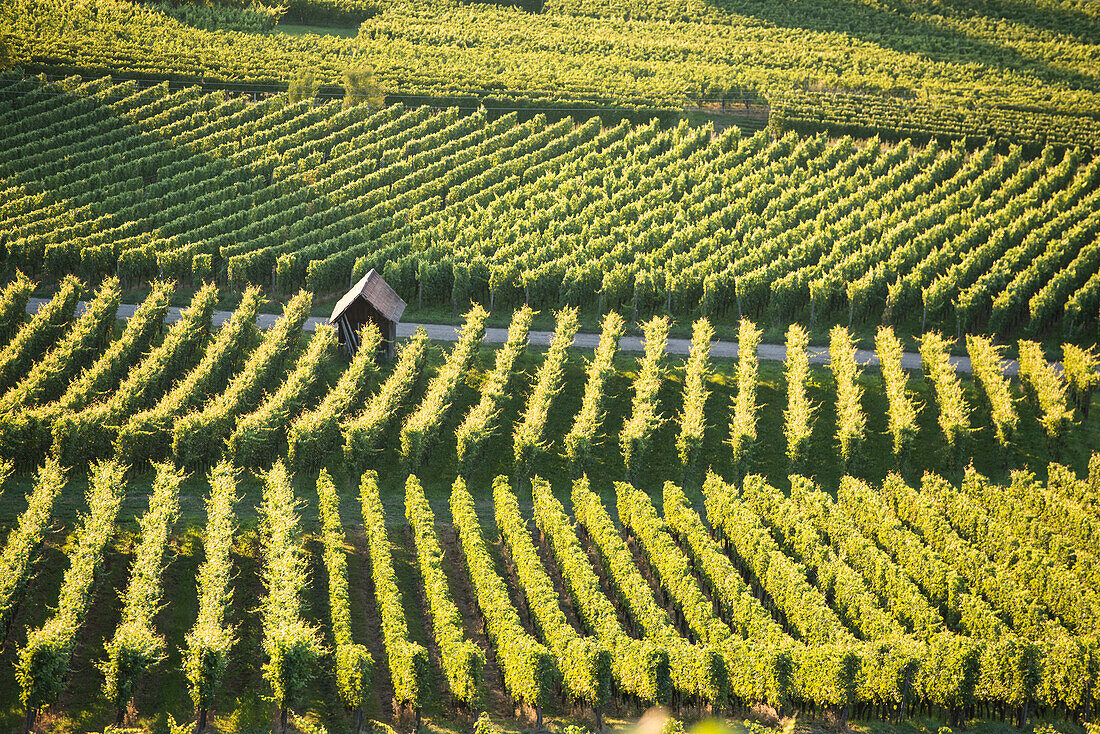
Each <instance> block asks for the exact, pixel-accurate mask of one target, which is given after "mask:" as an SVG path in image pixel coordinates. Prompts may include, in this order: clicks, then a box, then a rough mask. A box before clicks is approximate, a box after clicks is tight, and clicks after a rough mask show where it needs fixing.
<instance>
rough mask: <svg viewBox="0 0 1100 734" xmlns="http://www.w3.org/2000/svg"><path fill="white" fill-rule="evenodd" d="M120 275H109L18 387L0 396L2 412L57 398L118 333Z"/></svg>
mask: <svg viewBox="0 0 1100 734" xmlns="http://www.w3.org/2000/svg"><path fill="white" fill-rule="evenodd" d="M121 295H122V294H121V291H120V290H119V286H118V279H117V278H108V279H107V280H106V281H105V282H104V283H103V285H102V286H101V287H100V289H99V291H98V292H97V293H96V296H95V298H94V299H92V302H91V303H89V304H88V307H87V309H85V311H84V313H83V314H81V315H80V317H79V318H78V319H77V320H76V321H75V322H74V323H73V325H72V328H71V329H69V331H68V332H66V333H65V334H64V335H62V336H61V337H60V338H59V339H58V341H57V343H56V344H54V345H53V346H51V347H50V350H49V351H48V352H46V354H45V355H44V356H43V357H42V359H40V360H38V361H37V362H35V363H34V366H33V367H31V369H30V371H29V372H28V373H27V375H26V376H25V377H23V379H21V380H20V381H19V383H18V384H16V385H15V386H14V387H12V388H11V389H10V390H8V391H7V392H6V393H4V394H3V396H2V397H0V413H6V412H9V411H14V410H16V409H18V408H23V409H29V408H33V407H36V406H39V405H42V404H43V403H47V402H50V401H52V400H56V399H57V398H58V397H60V395H61V392H62V391H63V390H65V389H66V388H67V386H68V385H69V384H71V383H72V381H73V379H74V378H75V377H76V375H78V374H79V373H80V370H82V369H83V368H84V367H86V366H87V365H88V364H90V363H91V362H92V360H94V359H95V358H96V357H97V356H98V355H99V354H100V353H101V352H102V351H103V348H104V347H105V346H106V345H107V343H108V342H109V340H110V338H111V337H112V336H113V335H114V328H115V314H116V311H117V310H118V302H119V298H120V297H121Z"/></svg>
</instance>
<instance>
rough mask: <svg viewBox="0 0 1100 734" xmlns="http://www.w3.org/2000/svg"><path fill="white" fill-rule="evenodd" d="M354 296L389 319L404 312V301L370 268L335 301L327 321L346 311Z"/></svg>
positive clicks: (395, 317) (396, 319)
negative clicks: (334, 306)
mask: <svg viewBox="0 0 1100 734" xmlns="http://www.w3.org/2000/svg"><path fill="white" fill-rule="evenodd" d="M356 298H362V299H364V300H365V301H366V302H367V303H369V304H370V305H372V306H374V308H376V309H377V310H378V313H380V314H382V316H383V318H386V319H389V320H390V321H400V320H401V314H403V313H405V305H406V304H405V302H404V301H402V300H401V297H400V296H398V295H397V294H396V293H395V292H394V290H393V288H390V284H389V283H387V282H386V281H385V280H383V279H382V276H381V275H379V274H378V273H377V271H375V270H374V268H371V270H370V272H368V273H367V274H366V275H364V276H363V278H362V279H361V280H360V281H359V282H358V283H356V284H355V285H353V286H352V287H351V290H349V291H348V292H347V293H345V294H344V297H343V298H341V299H340V300H339V301H337V302H336V308H334V309H332V316H330V317H329V319H328V322H329V323H330V324H332V323H335V322H336V319H338V318H340V314H342V313H343V312H344V311H346V310H347V308H348V306H350V305H351V304H352V303H354V302H355V299H356Z"/></svg>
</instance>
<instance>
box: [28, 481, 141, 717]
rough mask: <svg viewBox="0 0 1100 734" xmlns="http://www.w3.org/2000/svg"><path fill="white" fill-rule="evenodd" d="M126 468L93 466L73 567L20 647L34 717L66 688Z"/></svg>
mask: <svg viewBox="0 0 1100 734" xmlns="http://www.w3.org/2000/svg"><path fill="white" fill-rule="evenodd" d="M125 473H126V467H124V466H122V465H120V464H118V463H116V462H102V463H99V464H96V465H95V466H93V467H92V472H91V483H90V485H89V487H88V496H87V501H88V507H89V509H90V512H89V514H88V515H85V516H84V517H83V518H82V522H81V527H80V529H79V530H78V531H76V537H75V542H74V543H73V544H72V547H71V549H70V551H69V553H68V557H69V567H68V568H67V569H66V570H65V576H64V578H63V579H62V581H61V591H60V593H59V596H58V601H57V607H56V610H55V611H54V613H53V614H52V616H50V618H49V619H47V620H46V622H45V624H43V625H42V626H41V627H38V628H37V629H32V630H28V632H27V644H26V645H24V646H23V647H22V648H21V649H20V650H19V662H18V664H17V666H16V671H15V677H16V680H18V681H19V686H20V689H21V691H20V701H22V703H23V705H24V706H25V707H26V708H27V711H28V714H29V715H28V718H29V719H30V720H32V721H33V718H34V717H33V714H34V713H35V712H37V711H38V710H39V709H41V708H42V707H43V706H48V705H50V704H52V703H53V702H54V701H56V700H57V697H58V696H59V695H60V694H61V691H62V690H63V689H64V686H65V681H66V672H67V671H68V668H69V662H70V661H71V660H72V655H73V649H74V647H75V646H76V638H77V634H78V633H79V632H80V628H81V626H82V625H83V623H84V620H85V618H86V617H87V612H88V605H89V604H90V603H91V600H92V591H93V588H94V581H95V572H96V569H97V568H99V566H100V565H101V563H102V560H103V550H104V548H105V547H106V545H107V542H108V541H109V540H110V539H111V536H112V535H113V534H114V530H115V518H116V517H117V515H118V508H119V505H120V504H121V502H122V496H123V491H124V484H125V482H124V476H125Z"/></svg>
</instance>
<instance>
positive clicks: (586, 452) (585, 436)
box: [565, 311, 624, 476]
mask: <svg viewBox="0 0 1100 734" xmlns="http://www.w3.org/2000/svg"><path fill="white" fill-rule="evenodd" d="M623 327H624V324H623V317H622V316H620V315H619V314H617V313H615V312H614V311H612V312H611V313H609V314H607V315H606V316H604V318H603V326H602V331H601V333H600V343H599V345H598V346H597V347H596V354H595V356H594V357H593V359H592V364H590V365H589V367H588V379H587V381H586V382H585V384H584V397H583V398H582V399H581V409H580V411H579V412H578V413H577V417H576V418H574V419H573V425H572V427H570V429H569V432H568V433H567V434H565V456H566V458H567V459H568V460H569V464H570V466H571V467H572V469H573V473H574V475H576V476H580V475H581V474H582V473H583V472H584V470H585V468H586V467H587V466H588V464H589V463H590V462H591V461H592V459H593V457H594V456H595V453H596V449H597V442H598V440H599V436H600V429H601V428H602V427H603V421H604V418H605V417H606V414H605V412H604V407H603V406H604V401H605V400H606V399H607V379H608V378H609V377H610V376H611V375H613V374H615V354H616V353H617V352H618V351H619V339H620V337H622V335H623Z"/></svg>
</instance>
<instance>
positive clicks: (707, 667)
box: [573, 479, 727, 704]
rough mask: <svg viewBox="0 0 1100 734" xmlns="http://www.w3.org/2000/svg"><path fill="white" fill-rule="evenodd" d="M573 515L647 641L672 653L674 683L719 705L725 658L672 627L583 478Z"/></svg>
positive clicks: (723, 691) (723, 690)
mask: <svg viewBox="0 0 1100 734" xmlns="http://www.w3.org/2000/svg"><path fill="white" fill-rule="evenodd" d="M573 513H574V514H575V515H576V518H577V521H578V522H579V523H580V524H581V525H583V526H584V529H585V531H586V532H587V533H588V536H589V537H590V538H591V539H592V542H593V545H595V546H596V548H597V550H598V551H599V555H600V560H601V562H602V563H603V567H604V570H605V571H606V572H607V576H608V579H609V580H610V582H611V585H612V587H613V588H614V589H615V592H616V594H617V595H618V597H619V599H620V600H621V601H622V603H623V604H624V605H625V606H626V609H627V611H628V614H629V616H630V618H631V619H633V620H634V621H635V623H636V624H637V625H638V626H639V627H640V628H641V629H642V631H643V632H644V633H645V636H646V638H647V639H649V640H652V641H653V642H654V643H655V644H657V645H660V646H661V647H662V648H663V649H665V650H667V651H668V662H669V669H670V673H671V675H672V684H673V685H674V686H675V687H676V690H677V691H679V692H680V693H681V694H682V695H684V696H688V697H693V698H697V699H699V700H701V701H706V702H708V703H710V704H721V703H722V701H724V700H725V695H726V686H727V678H726V669H725V663H724V661H723V660H722V658H721V656H720V655H719V654H718V653H717V652H716V651H715V650H714V649H713V648H711V647H709V646H707V645H706V641H704V645H692V644H691V643H690V642H688V640H686V639H685V638H684V637H682V636H681V635H680V634H679V633H678V632H677V631H676V628H675V627H673V625H672V622H671V621H670V620H669V618H668V614H667V613H666V612H665V611H664V610H663V609H661V607H659V606H658V605H657V601H656V599H654V597H653V591H652V590H651V589H650V587H649V584H648V582H647V581H646V580H645V578H644V577H643V576H642V574H641V571H640V570H639V569H638V564H637V563H636V562H635V560H634V556H633V555H632V554H631V552H630V550H629V549H628V548H627V547H626V544H625V543H624V542H623V539H622V537H621V536H620V535H619V531H618V529H616V527H615V525H614V523H613V522H612V521H611V517H610V516H609V515H608V514H607V510H606V509H605V508H604V506H603V504H602V503H601V502H600V498H599V497H598V496H597V495H596V494H595V493H594V492H592V491H591V490H590V489H589V488H588V482H587V481H585V480H584V479H581V480H579V481H577V482H575V483H574V484H573Z"/></svg>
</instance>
